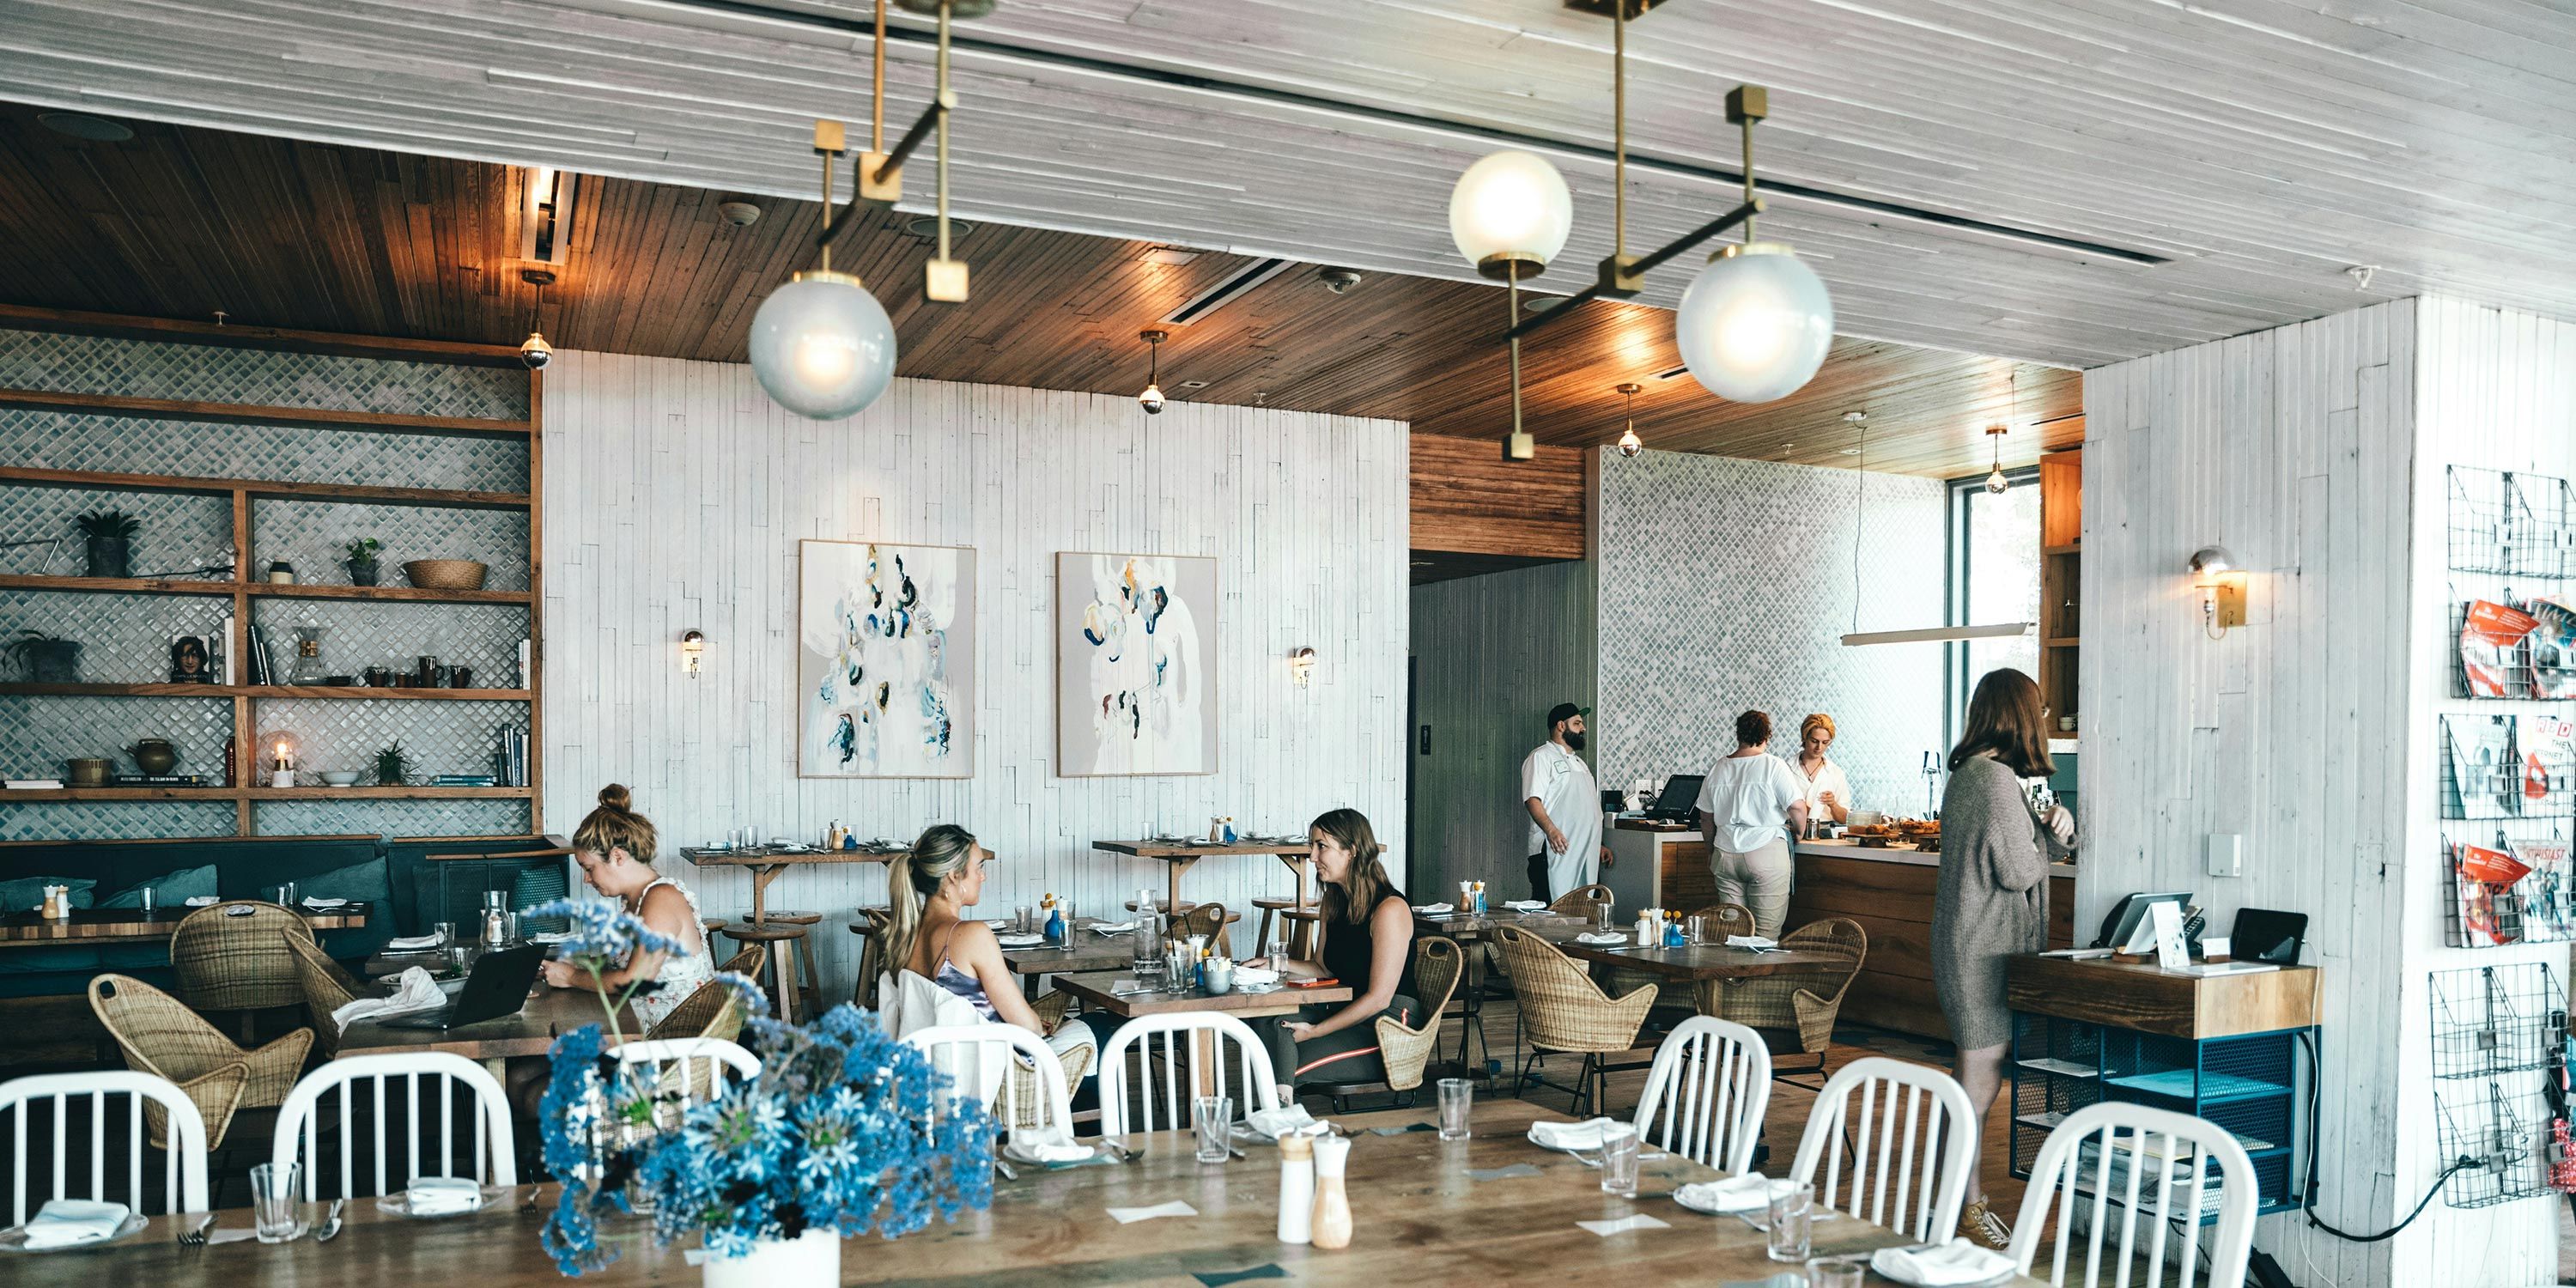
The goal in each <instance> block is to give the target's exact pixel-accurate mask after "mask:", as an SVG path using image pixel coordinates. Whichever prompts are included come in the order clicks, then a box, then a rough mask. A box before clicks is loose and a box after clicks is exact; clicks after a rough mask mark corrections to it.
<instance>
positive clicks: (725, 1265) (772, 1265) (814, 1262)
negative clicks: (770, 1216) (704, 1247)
mask: <svg viewBox="0 0 2576 1288" xmlns="http://www.w3.org/2000/svg"><path fill="white" fill-rule="evenodd" d="M699 1269H700V1270H701V1271H703V1272H704V1273H705V1275H706V1288H835V1286H836V1285H838V1284H839V1283H840V1282H841V1236H840V1235H838V1234H836V1233H834V1232H832V1231H830V1230H807V1231H806V1232H805V1233H804V1234H802V1235H800V1236H798V1237H796V1238H794V1239H763V1240H761V1241H760V1242H759V1243H757V1244H755V1245H753V1247H752V1250H751V1253H750V1255H748V1256H741V1257H719V1256H717V1255H715V1254H714V1253H712V1252H710V1253H708V1254H707V1257H706V1260H705V1261H704V1262H702V1263H700V1265H699Z"/></svg>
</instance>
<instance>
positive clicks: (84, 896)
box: [0, 877, 98, 912]
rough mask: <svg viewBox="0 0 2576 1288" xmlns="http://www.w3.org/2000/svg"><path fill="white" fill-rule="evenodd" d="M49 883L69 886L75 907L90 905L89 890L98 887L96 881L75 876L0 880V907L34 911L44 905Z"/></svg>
mask: <svg viewBox="0 0 2576 1288" xmlns="http://www.w3.org/2000/svg"><path fill="white" fill-rule="evenodd" d="M49 885H67V886H70V887H71V888H72V906H73V907H75V908H86V907H88V906H90V897H91V892H92V891H94V890H96V889H97V888H98V882H96V881H90V880H83V879H79V878H75V877H20V878H18V879H16V880H14V881H0V909H5V910H7V911H10V912H34V911H35V910H36V909H38V908H41V907H43V906H45V887H46V886H49Z"/></svg>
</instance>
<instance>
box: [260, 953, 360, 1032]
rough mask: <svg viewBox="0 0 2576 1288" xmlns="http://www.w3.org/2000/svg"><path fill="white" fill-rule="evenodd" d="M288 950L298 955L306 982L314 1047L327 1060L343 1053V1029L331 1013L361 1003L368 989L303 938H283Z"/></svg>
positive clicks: (297, 965) (306, 1004)
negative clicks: (341, 1041) (351, 1004)
mask: <svg viewBox="0 0 2576 1288" xmlns="http://www.w3.org/2000/svg"><path fill="white" fill-rule="evenodd" d="M279 938H281V939H283V940H285V941H286V949H287V951H288V952H290V953H293V954H294V955H295V972H296V975H297V976H298V977H299V978H300V979H301V980H302V981H303V986H304V1014H305V1018H307V1019H309V1020H311V1021H313V1046H314V1049H315V1050H317V1051H320V1052H321V1053H322V1058H323V1059H325V1060H329V1059H332V1058H334V1057H336V1056H337V1055H339V1053H340V1026H339V1025H338V1024H335V1023H333V1022H332V1020H331V1013H332V1012H333V1011H336V1010H339V1009H340V1008H341V1007H343V1006H347V1005H348V1004H349V1003H351V1002H354V1001H356V1000H358V999H359V998H360V997H362V996H364V995H365V993H366V986H365V985H363V984H360V983H359V982H358V981H357V980H355V979H352V978H351V977H350V975H349V972H347V971H345V970H342V969H340V963H338V962H335V961H333V960H331V956H330V954H328V953H325V952H323V951H322V946H321V945H320V944H317V943H314V942H313V941H312V940H311V939H309V938H306V937H305V936H302V935H292V934H289V935H280V936H279Z"/></svg>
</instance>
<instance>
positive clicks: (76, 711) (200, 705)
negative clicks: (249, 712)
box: [0, 697, 428, 809]
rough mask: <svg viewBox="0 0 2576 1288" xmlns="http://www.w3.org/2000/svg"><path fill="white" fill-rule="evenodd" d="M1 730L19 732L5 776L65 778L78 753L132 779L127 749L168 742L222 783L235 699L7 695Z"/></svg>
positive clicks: (191, 765)
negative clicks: (140, 743) (161, 740)
mask: <svg viewBox="0 0 2576 1288" xmlns="http://www.w3.org/2000/svg"><path fill="white" fill-rule="evenodd" d="M422 705H428V704H426V703H424V704H422ZM0 727H6V728H8V729H10V730H11V731H12V732H11V734H10V735H9V736H8V737H7V738H0V776H6V777H9V778H60V777H62V776H63V774H64V772H65V771H64V768H63V762H64V761H66V760H69V759H71V758H72V757H75V756H105V757H108V758H110V759H112V760H114V761H115V762H116V766H115V768H114V770H113V771H112V772H114V773H119V774H131V773H134V772H136V770H135V767H134V762H133V761H131V760H129V759H127V758H126V755H125V748H126V747H128V746H130V745H132V744H133V743H135V742H138V741H140V740H142V739H145V738H167V739H169V740H170V745H172V746H174V747H176V748H178V749H179V765H178V769H177V770H176V771H175V772H178V773H182V774H212V775H217V776H218V777H217V781H218V782H220V781H221V777H220V776H221V775H222V773H223V771H224V739H226V738H229V737H231V736H232V733H233V704H232V700H231V699H230V698H22V697H0ZM5 799H6V798H0V803H5ZM12 808H14V809H25V808H27V807H26V806H24V805H20V806H15V807H12Z"/></svg>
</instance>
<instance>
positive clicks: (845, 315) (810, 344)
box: [751, 271, 895, 420]
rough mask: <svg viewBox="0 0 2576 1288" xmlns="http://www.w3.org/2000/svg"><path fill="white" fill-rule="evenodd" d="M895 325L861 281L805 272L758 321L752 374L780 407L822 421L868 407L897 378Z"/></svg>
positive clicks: (775, 296) (772, 298)
mask: <svg viewBox="0 0 2576 1288" xmlns="http://www.w3.org/2000/svg"><path fill="white" fill-rule="evenodd" d="M894 359H895V349H894V321H893V319H891V318H889V317H887V316H886V311H885V306H884V305H881V304H879V303H877V299H876V297H875V296H873V295H870V294H868V291H867V288H866V287H865V286H862V285H861V284H860V283H859V279H857V278H855V277H852V276H850V275H849V274H847V273H834V272H830V271H821V272H810V273H798V274H796V275H795V276H794V277H791V278H789V279H788V281H787V284H786V285H785V286H782V287H779V288H778V289H777V290H775V291H771V292H770V293H769V298H768V299H765V300H762V301H761V302H760V311H759V312H758V313H755V314H753V315H752V319H751V370H752V374H753V375H755V376H758V377H759V378H760V387H761V388H763V389H766V390H768V391H769V396H770V397H771V398H773V399H776V400H777V402H778V405H779V406H781V407H785V408H786V409H787V410H789V411H792V412H795V413H796V414H797V415H799V416H807V417H811V418H812V419H815V420H840V419H842V418H844V417H847V416H851V415H854V414H856V413H858V412H859V411H861V410H863V409H865V408H866V407H867V406H868V404H870V403H873V402H875V401H876V400H877V399H878V398H879V397H880V396H882V395H883V394H884V393H885V391H886V386H887V385H888V384H890V383H892V382H893V380H894Z"/></svg>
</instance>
